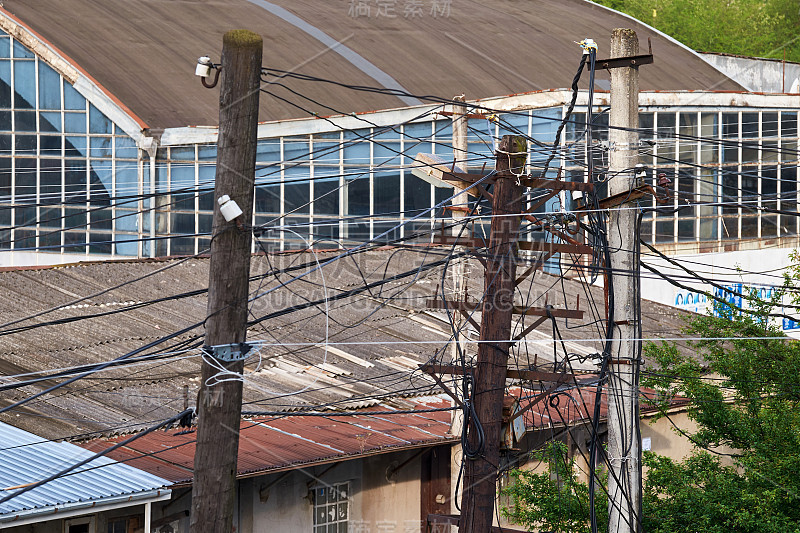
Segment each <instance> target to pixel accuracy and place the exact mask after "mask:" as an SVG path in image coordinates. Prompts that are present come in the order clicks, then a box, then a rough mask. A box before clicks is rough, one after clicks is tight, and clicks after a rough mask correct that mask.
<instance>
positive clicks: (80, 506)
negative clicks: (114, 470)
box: [0, 488, 172, 529]
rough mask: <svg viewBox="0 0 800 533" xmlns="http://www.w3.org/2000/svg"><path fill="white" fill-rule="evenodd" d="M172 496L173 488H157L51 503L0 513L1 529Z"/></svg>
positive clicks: (99, 511)
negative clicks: (58, 503) (65, 502)
mask: <svg viewBox="0 0 800 533" xmlns="http://www.w3.org/2000/svg"><path fill="white" fill-rule="evenodd" d="M170 498H172V490H170V489H164V488H162V489H156V490H149V491H145V492H137V493H130V494H120V495H117V496H110V497H108V498H100V499H97V500H88V501H81V502H71V503H67V504H64V505H49V506H47V507H39V508H35V509H26V510H24V511H18V512H10V513H8V514H6V515H0V529H5V528H9V527H18V526H23V525H26V524H31V523H34V522H42V521H44V520H48V519H50V520H61V519H63V518H70V517H73V516H81V515H84V514H90V513H91V514H95V513H101V512H105V511H112V510H114V509H122V508H125V507H132V506H134V505H144V504H146V503H153V502H160V501H164V500H169V499H170Z"/></svg>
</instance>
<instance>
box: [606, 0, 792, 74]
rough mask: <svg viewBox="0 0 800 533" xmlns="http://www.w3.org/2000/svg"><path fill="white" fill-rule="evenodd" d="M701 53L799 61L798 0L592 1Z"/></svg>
mask: <svg viewBox="0 0 800 533" xmlns="http://www.w3.org/2000/svg"><path fill="white" fill-rule="evenodd" d="M594 1H595V2H597V3H598V4H603V5H605V6H608V7H611V8H612V9H617V10H619V11H623V12H625V13H627V14H629V15H631V16H633V17H635V18H637V19H639V20H641V21H642V22H645V23H647V24H650V25H651V26H654V27H655V28H657V29H659V30H661V31H663V32H664V33H666V34H667V35H670V36H672V37H674V38H675V39H677V40H679V41H681V42H682V43H684V44H686V45H687V46H689V47H691V48H693V49H695V50H699V51H702V52H720V53H727V54H737V55H745V56H754V57H770V58H777V59H780V58H782V57H783V51H784V49H785V50H786V59H788V60H791V61H800V3H798V1H797V0H594Z"/></svg>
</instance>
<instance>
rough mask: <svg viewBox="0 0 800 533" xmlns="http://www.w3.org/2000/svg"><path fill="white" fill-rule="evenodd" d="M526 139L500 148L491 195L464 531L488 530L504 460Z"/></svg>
mask: <svg viewBox="0 0 800 533" xmlns="http://www.w3.org/2000/svg"><path fill="white" fill-rule="evenodd" d="M527 149H528V147H527V142H526V140H525V138H524V137H521V136H514V135H504V136H503V139H502V141H501V142H500V145H499V147H498V150H497V153H496V154H495V155H496V158H497V163H496V166H495V168H496V170H497V172H498V174H499V175H498V176H497V178H496V179H495V185H494V189H493V193H492V194H493V195H494V196H493V198H492V225H491V230H490V234H489V246H488V248H487V251H486V254H487V257H486V278H485V279H486V284H485V291H484V300H483V307H482V310H481V313H482V314H481V336H480V340H481V343H480V344H479V345H478V363H477V365H476V368H475V378H474V383H473V395H472V399H473V401H474V405H475V413H476V416H477V419H478V421H479V422H480V424H481V426H482V428H483V439H482V440H483V453H481V454H480V455H479V456H478V457H477V458H474V459H465V460H466V468H465V475H464V490H463V498H462V500H461V502H462V503H461V513H462V514H461V518H460V520H459V526H458V530H459V532H460V533H488V532H489V531H490V528H491V527H492V521H493V518H494V515H495V511H494V505H495V493H496V490H497V468H498V464H499V461H500V430H501V426H502V418H503V395H504V394H505V384H506V374H507V367H508V355H509V351H510V350H511V342H509V340H510V339H511V319H512V313H513V306H514V283H515V276H516V261H517V242H518V239H519V225H520V218H521V212H522V193H523V187H522V185H520V183H519V181H518V179H517V178H516V177H515V176H514V175H513V174H512V173H511V172H509V171H510V170H511V171H513V172H514V173H516V174H520V173H522V172H523V171H524V169H525V161H526V159H527ZM475 427H476V426H475V424H474V421H470V424H469V425H468V426H467V428H466V431H467V441H468V443H469V445H470V447H471V448H472V449H473V450H475V449H477V448H478V446H479V436H478V433H477V432H476V431H475Z"/></svg>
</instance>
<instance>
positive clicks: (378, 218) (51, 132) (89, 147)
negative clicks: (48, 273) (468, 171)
mask: <svg viewBox="0 0 800 533" xmlns="http://www.w3.org/2000/svg"><path fill="white" fill-rule="evenodd" d="M0 82H2V84H0V128H2V130H3V131H2V133H0V146H2V152H0V195H2V202H3V204H5V205H4V207H3V209H2V210H0V247H2V248H3V249H5V250H9V251H12V252H23V253H24V252H41V253H45V254H48V255H49V254H57V255H60V256H63V257H62V258H59V260H57V261H56V262H61V260H62V259H66V257H67V256H70V260H74V259H75V258H76V257H75V256H76V255H84V256H86V255H91V256H94V255H100V256H112V257H115V256H120V257H154V256H167V255H183V254H195V253H199V252H202V251H203V250H205V249H206V248H207V247H208V242H209V235H210V232H211V220H212V213H213V211H212V209H213V205H214V198H213V182H214V174H215V172H216V167H215V159H216V135H217V130H216V129H215V128H172V129H167V130H165V131H164V133H163V135H162V137H161V139H160V146H158V148H157V150H154V149H153V147H154V145H155V144H156V142H155V141H153V140H151V142H150V143H149V144H145V143H144V142H143V137H141V136H140V137H139V138H138V139H137V138H134V137H132V136H131V135H129V134H128V133H127V132H126V131H125V129H123V128H122V127H121V126H120V125H119V124H116V123H115V122H114V121H113V120H112V119H111V118H109V116H108V115H107V114H105V113H103V112H102V111H100V110H99V109H98V107H97V105H96V104H98V102H93V101H92V95H86V94H82V93H81V92H79V90H76V88H75V87H74V86H73V85H72V84H71V83H70V81H69V80H68V79H66V78H65V76H64V75H63V74H61V73H59V72H58V71H56V70H55V69H54V68H53V66H51V65H50V64H49V63H48V62H47V61H46V60H45V59H43V58H42V57H40V56H37V55H36V54H35V53H34V52H32V51H31V50H30V49H29V48H27V47H26V46H25V45H24V44H22V43H21V42H20V41H19V40H17V39H15V38H13V37H11V36H9V35H8V34H6V33H3V35H2V36H0ZM87 96H89V98H87ZM569 96H570V95H569V93H567V92H565V91H548V92H536V93H529V94H523V95H516V96H510V97H503V98H495V99H489V100H484V101H481V102H477V105H479V106H481V107H484V108H490V109H494V110H497V111H498V114H497V117H496V118H493V120H476V119H473V120H471V121H470V122H471V123H470V127H471V128H470V129H471V132H470V142H469V158H470V163H471V165H472V166H477V167H479V166H481V165H483V164H484V163H488V164H489V165H491V164H493V163H492V157H493V156H492V153H493V146H492V142H493V141H492V139H493V138H494V137H496V136H497V135H500V134H502V133H511V132H522V133H525V134H526V135H528V136H530V137H531V138H532V139H535V140H536V141H539V142H540V143H541V144H542V145H544V146H546V145H548V144H552V142H553V139H554V136H555V131H556V129H557V127H558V124H559V122H560V121H561V119H562V118H563V116H564V113H565V108H566V104H567V103H568V99H569ZM597 96H598V97H597V98H596V100H595V101H596V103H597V106H596V108H595V110H594V113H595V115H594V116H593V124H594V128H593V130H594V139H595V141H596V142H595V143H594V145H593V151H594V154H595V160H596V163H597V166H598V167H602V165H603V161H604V159H605V158H606V157H607V153H608V150H610V149H613V147H609V146H608V143H607V142H605V139H607V127H605V126H604V122H606V121H607V116H606V114H604V113H603V111H604V110H605V109H607V102H606V100H607V95H606V94H599V95H597ZM580 97H581V100H583V102H584V106H583V109H582V110H581V109H580V107H579V111H578V112H576V113H575V114H574V116H573V118H572V122H570V124H569V127H568V128H567V129H568V132H567V135H566V139H565V145H566V147H567V148H568V149H567V150H564V151H562V152H561V153H560V154H561V155H560V156H559V158H557V159H556V165H554V166H555V167H563V168H565V169H568V177H569V178H570V179H585V178H584V177H583V176H582V175H583V174H585V172H584V170H583V167H582V166H581V163H582V162H583V161H585V156H584V152H585V136H584V129H585V128H584V127H583V126H582V123H583V122H584V121H585V116H586V114H585V101H586V97H587V95H586V93H582V94H581V95H580ZM641 100H642V102H641V103H642V105H641V111H640V127H641V128H642V132H641V134H640V138H641V154H642V162H643V163H644V164H646V165H648V166H649V168H651V169H652V172H653V174H661V173H664V174H666V175H667V176H668V177H669V178H670V179H671V181H672V183H673V185H672V186H673V187H674V189H675V190H676V191H677V193H678V194H676V195H674V198H673V202H674V204H673V207H675V208H676V209H673V210H669V209H662V210H660V211H659V212H658V213H657V214H656V216H655V217H654V216H653V214H652V213H650V214H647V215H646V223H645V225H644V226H643V234H644V235H645V236H646V237H647V238H648V240H650V241H652V242H656V243H682V242H687V243H688V242H698V243H701V242H702V243H715V242H723V241H736V240H742V239H744V240H747V239H759V238H777V237H786V236H793V235H796V234H797V231H798V226H797V224H798V218H797V217H796V216H792V215H781V214H780V213H776V212H775V211H781V210H789V211H794V210H796V202H797V200H796V199H797V182H798V179H797V178H798V176H797V118H798V116H797V114H798V110H797V108H798V106H797V102H796V100H797V97H793V96H787V95H754V94H728V93H713V92H708V93H704V92H663V93H661V92H653V93H643V94H642V98H641ZM443 110H445V106H434V105H429V106H414V107H409V108H405V109H397V110H390V111H382V112H381V111H379V112H373V113H369V114H363V115H357V116H343V117H331V118H329V119H320V118H309V119H300V120H292V121H281V122H274V123H264V124H261V125H260V127H259V142H258V150H257V172H256V209H255V211H256V212H255V217H254V220H253V223H254V225H256V226H263V227H265V228H273V229H272V231H271V232H270V233H269V234H268V237H269V239H268V240H269V241H270V242H271V243H272V244H271V247H272V248H273V249H286V248H298V247H308V246H309V245H310V244H312V243H313V244H316V245H323V244H324V245H325V246H326V247H328V248H330V247H336V246H346V245H348V244H352V243H355V242H362V241H364V240H369V239H374V238H380V239H385V240H391V239H395V238H398V237H406V236H409V235H413V234H414V233H415V232H417V231H419V230H421V229H424V228H430V227H431V224H434V223H436V221H437V220H439V219H441V217H443V216H446V215H445V211H443V210H442V209H437V206H438V207H441V206H442V204H443V203H444V202H445V201H446V200H447V198H449V196H450V195H451V194H452V192H451V191H449V190H447V189H441V188H435V187H433V186H432V185H430V184H428V183H427V182H425V181H423V180H421V179H420V178H418V177H416V176H414V175H413V174H412V170H413V168H414V166H415V163H414V155H415V154H416V153H418V152H426V153H436V154H439V155H441V156H442V157H444V158H448V157H452V149H451V143H452V129H451V121H450V118H449V117H447V116H444V115H438V114H437V111H443ZM503 111H505V112H503ZM148 140H150V139H148ZM143 146H144V148H143ZM152 155H155V165H153V158H152V157H151V156H152ZM546 156H547V150H543V149H542V148H541V147H537V146H536V145H535V144H533V143H531V157H530V163H531V172H534V173H535V172H536V171H537V168H539V167H541V163H542V161H543V160H544V159H546ZM559 159H560V160H559ZM490 168H491V167H490ZM568 201H569V200H568V199H563V198H562V199H561V202H558V201H555V202H551V203H550V204H549V206H548V208H547V209H560V208H561V207H564V208H568V207H569V206H568V205H566V202H568ZM677 208H680V209H677ZM764 208H767V210H764ZM412 219H413V220H412ZM409 221H411V222H409ZM17 255H20V254H17ZM26 255H27V254H26ZM22 257H24V256H22ZM12 261H14V262H15V263H16V262H17V261H15V260H12Z"/></svg>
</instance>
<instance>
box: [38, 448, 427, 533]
mask: <svg viewBox="0 0 800 533" xmlns="http://www.w3.org/2000/svg"><path fill="white" fill-rule="evenodd" d="M398 466H400V468H399V470H397V471H396V472H394V473H393V474H392V475H391V476H390V477H388V478H387V470H390V469H392V470H393V469H396V468H397V467H398ZM421 468H422V467H421V463H420V456H419V454H418V450H408V451H403V452H396V453H387V454H381V455H375V456H370V457H365V458H363V459H351V460H349V461H341V462H339V463H332V464H326V465H318V466H309V467H306V468H298V469H296V470H292V471H289V472H282V473H276V474H270V475H266V476H258V477H253V478H246V479H242V480H240V481H239V484H238V487H237V501H236V508H235V510H234V531H235V533H273V532H276V531H279V532H281V533H313V532H314V515H313V511H314V507H313V498H312V495H311V491H312V490H313V489H314V487H316V486H318V485H320V484H327V485H336V484H339V483H345V482H348V483H349V484H350V494H349V495H348V506H349V517H348V521H349V523H348V527H349V531H358V532H359V533H373V532H374V533H406V532H408V531H421V530H422V524H421V514H420V510H421V502H420V493H421V486H420V472H421ZM173 494H175V495H176V498H175V499H174V500H173V501H172V502H170V503H168V504H167V505H165V506H163V507H162V508H161V509H158V510H154V513H153V520H154V521H157V520H158V519H159V518H161V517H163V516H172V515H175V514H176V513H180V512H182V511H185V510H188V509H189V505H190V499H189V496H188V493H181V492H179V491H177V490H176V491H174V492H173ZM172 526H173V529H174V531H175V533H188V531H189V529H188V528H189V520H188V518H183V519H180V520H178V521H176V522H173V523H172ZM175 526H177V528H176V527H175ZM24 533H40V532H39V531H35V532H33V531H32V532H28V531H25V532H24ZM153 533H157V530H155V531H154V532H153Z"/></svg>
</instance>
